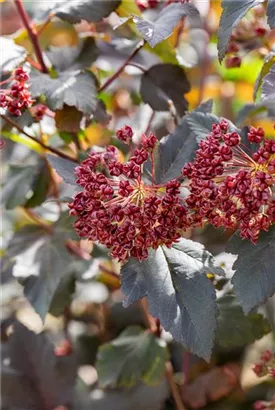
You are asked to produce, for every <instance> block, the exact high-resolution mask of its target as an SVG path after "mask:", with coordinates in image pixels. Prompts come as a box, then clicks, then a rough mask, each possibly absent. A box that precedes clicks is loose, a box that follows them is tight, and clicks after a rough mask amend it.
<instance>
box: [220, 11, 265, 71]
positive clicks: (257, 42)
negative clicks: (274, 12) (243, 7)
mask: <svg viewBox="0 0 275 410" xmlns="http://www.w3.org/2000/svg"><path fill="white" fill-rule="evenodd" d="M269 31H270V30H269V27H268V25H267V22H266V15H265V9H264V6H262V5H259V6H257V7H255V8H253V9H252V10H251V11H250V12H249V13H248V15H247V16H246V17H245V18H244V19H243V20H242V21H241V22H240V23H239V24H238V25H237V27H236V28H235V29H234V30H233V32H232V36H231V39H230V43H229V47H228V49H227V57H226V60H225V65H226V67H227V68H234V67H240V65H241V63H242V56H244V55H246V54H247V52H248V51H250V50H252V49H253V50H255V49H259V48H260V47H262V46H263V45H264V44H265V42H266V35H267V33H268V32H269Z"/></svg>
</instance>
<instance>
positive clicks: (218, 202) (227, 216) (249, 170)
mask: <svg viewBox="0 0 275 410" xmlns="http://www.w3.org/2000/svg"><path fill="white" fill-rule="evenodd" d="M248 137H249V140H250V141H251V142H256V143H260V146H259V149H258V150H257V152H256V153H254V154H253V155H252V156H250V155H248V154H247V152H246V151H245V150H244V149H243V148H242V144H241V138H240V136H239V134H238V133H237V132H228V123H227V122H226V121H222V122H221V123H220V124H215V125H214V126H213V131H212V132H211V134H210V135H209V136H208V137H207V138H206V139H205V140H203V141H201V142H200V144H199V149H198V150H197V151H196V157H195V159H194V161H193V162H192V163H188V164H186V165H185V166H184V168H183V170H182V173H183V176H185V177H186V178H188V179H189V180H190V183H189V190H190V195H189V196H188V197H187V198H186V205H187V206H188V208H189V212H191V215H190V218H191V221H190V223H191V225H193V226H195V225H201V224H203V223H205V222H210V223H212V224H213V225H214V226H215V227H225V228H229V229H230V228H231V229H232V228H233V229H236V228H239V229H240V234H241V236H242V238H248V239H250V240H251V241H252V242H254V243H255V242H256V241H257V239H258V236H259V233H260V231H261V230H265V231H267V230H268V229H269V226H270V225H271V224H273V223H274V222H275V199H274V180H275V140H268V139H265V138H264V131H263V129H262V128H257V129H255V128H253V127H251V128H250V133H249V135H248Z"/></svg>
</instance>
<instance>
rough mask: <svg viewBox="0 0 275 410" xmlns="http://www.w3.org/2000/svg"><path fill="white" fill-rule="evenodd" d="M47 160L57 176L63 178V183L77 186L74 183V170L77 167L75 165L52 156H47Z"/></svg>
mask: <svg viewBox="0 0 275 410" xmlns="http://www.w3.org/2000/svg"><path fill="white" fill-rule="evenodd" d="M47 160H48V161H49V163H50V165H51V166H52V167H53V168H54V169H55V170H56V172H57V173H58V175H59V176H61V178H63V180H64V182H66V183H67V184H71V185H77V184H76V182H75V181H76V176H75V168H76V167H77V163H75V162H73V161H70V160H68V159H65V158H61V157H56V156H54V155H47Z"/></svg>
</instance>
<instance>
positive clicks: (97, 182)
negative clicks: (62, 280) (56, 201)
mask: <svg viewBox="0 0 275 410" xmlns="http://www.w3.org/2000/svg"><path fill="white" fill-rule="evenodd" d="M132 136H133V131H132V129H131V127H128V126H126V127H124V128H122V129H120V130H118V131H117V137H118V138H119V139H120V140H121V141H123V142H124V143H126V144H130V143H131V141H132ZM156 143H157V138H156V137H155V135H154V134H151V135H149V137H146V136H145V135H143V136H142V141H141V144H140V145H139V146H138V147H137V148H136V149H134V150H133V152H132V155H131V156H130V158H129V160H128V161H127V162H125V163H122V162H120V161H119V160H118V153H117V150H116V148H115V147H113V146H109V147H107V149H106V151H104V152H103V153H98V152H91V153H90V155H89V157H88V159H86V160H85V161H83V162H82V164H81V166H79V167H78V168H76V174H77V183H78V184H80V185H81V186H82V187H83V191H82V192H80V193H78V194H77V195H76V196H75V197H74V200H73V202H72V203H71V204H70V205H69V207H70V209H71V214H72V215H76V216H77V218H78V219H77V222H76V223H75V228H76V230H77V232H78V234H79V236H80V237H83V238H84V237H85V238H88V239H90V240H92V241H99V242H100V243H101V244H104V245H106V246H107V247H108V248H109V249H110V250H111V255H112V256H113V257H114V258H117V259H118V260H126V259H128V258H129V257H130V256H131V257H136V258H138V259H139V260H141V259H145V258H147V257H148V249H149V248H153V249H156V248H157V247H158V246H159V245H166V246H168V247H170V246H172V244H173V243H174V242H175V241H177V240H178V239H179V238H180V237H181V236H182V233H183V231H184V230H185V229H186V228H187V227H188V226H189V223H188V221H187V209H186V207H185V206H184V204H183V203H182V200H181V198H180V182H179V181H177V180H172V181H170V182H168V183H167V184H164V185H155V184H154V181H153V180H152V184H150V185H149V184H145V183H144V182H143V181H142V179H141V176H142V167H143V164H144V163H145V162H146V161H147V159H148V158H149V157H151V156H152V152H153V149H154V147H155V145H156Z"/></svg>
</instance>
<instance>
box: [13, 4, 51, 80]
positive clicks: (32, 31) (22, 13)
mask: <svg viewBox="0 0 275 410" xmlns="http://www.w3.org/2000/svg"><path fill="white" fill-rule="evenodd" d="M14 3H15V6H16V8H17V11H18V13H19V15H20V17H21V20H22V22H23V24H24V27H25V28H26V30H27V32H28V35H29V37H30V40H31V42H32V44H33V49H34V52H35V55H36V57H37V60H38V61H39V63H40V65H41V71H42V72H43V73H48V72H49V71H48V68H47V66H46V64H45V62H44V59H43V55H42V51H41V48H40V45H39V42H38V37H37V33H36V30H35V29H34V28H33V27H31V22H30V19H29V16H28V14H27V12H26V10H25V7H24V5H23V2H22V0H14Z"/></svg>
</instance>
